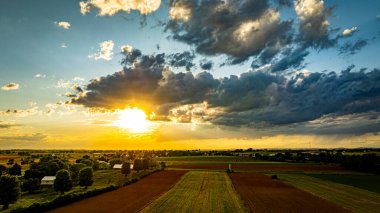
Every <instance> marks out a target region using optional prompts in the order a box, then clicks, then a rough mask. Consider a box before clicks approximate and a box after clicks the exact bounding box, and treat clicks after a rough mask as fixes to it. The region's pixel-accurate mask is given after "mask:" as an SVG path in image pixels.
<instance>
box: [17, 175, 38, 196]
mask: <svg viewBox="0 0 380 213" xmlns="http://www.w3.org/2000/svg"><path fill="white" fill-rule="evenodd" d="M40 186H41V182H40V179H38V178H29V179H26V180H25V181H24V182H22V184H21V191H23V192H25V191H29V193H32V192H34V191H36V190H39V189H40Z"/></svg>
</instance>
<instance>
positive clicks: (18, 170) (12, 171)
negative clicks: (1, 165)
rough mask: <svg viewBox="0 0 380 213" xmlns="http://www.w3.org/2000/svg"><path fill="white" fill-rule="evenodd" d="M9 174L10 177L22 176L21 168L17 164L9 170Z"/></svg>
mask: <svg viewBox="0 0 380 213" xmlns="http://www.w3.org/2000/svg"><path fill="white" fill-rule="evenodd" d="M7 172H8V174H10V175H21V166H20V165H18V164H17V163H15V164H13V166H11V167H9V168H8V171H7Z"/></svg>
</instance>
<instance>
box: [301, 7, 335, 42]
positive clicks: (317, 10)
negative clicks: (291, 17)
mask: <svg viewBox="0 0 380 213" xmlns="http://www.w3.org/2000/svg"><path fill="white" fill-rule="evenodd" d="M294 9H295V11H296V13H297V15H298V17H299V21H300V23H299V29H298V30H299V36H298V39H299V40H300V41H301V43H302V45H303V46H304V47H310V46H311V47H314V48H327V47H331V46H333V45H334V44H335V41H334V40H333V39H331V38H330V37H329V26H330V23H329V21H328V20H327V17H328V16H329V15H330V13H331V8H325V6H324V2H323V1H322V0H297V1H295V4H294Z"/></svg>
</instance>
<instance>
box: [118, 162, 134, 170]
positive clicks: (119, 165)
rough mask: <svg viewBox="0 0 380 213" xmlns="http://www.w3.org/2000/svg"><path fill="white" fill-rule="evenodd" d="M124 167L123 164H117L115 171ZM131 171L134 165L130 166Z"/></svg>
mask: <svg viewBox="0 0 380 213" xmlns="http://www.w3.org/2000/svg"><path fill="white" fill-rule="evenodd" d="M121 167H123V164H115V165H114V166H113V168H114V169H121ZM130 167H131V169H133V163H131V164H130Z"/></svg>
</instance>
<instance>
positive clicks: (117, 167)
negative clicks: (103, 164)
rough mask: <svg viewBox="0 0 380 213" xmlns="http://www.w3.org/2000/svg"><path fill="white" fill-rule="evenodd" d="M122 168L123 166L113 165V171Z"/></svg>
mask: <svg viewBox="0 0 380 213" xmlns="http://www.w3.org/2000/svg"><path fill="white" fill-rule="evenodd" d="M122 166H123V164H115V165H113V168H114V169H121V167H122Z"/></svg>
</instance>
